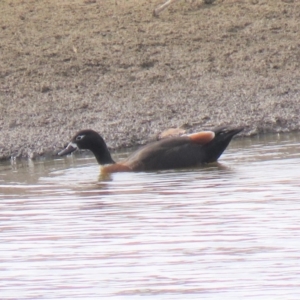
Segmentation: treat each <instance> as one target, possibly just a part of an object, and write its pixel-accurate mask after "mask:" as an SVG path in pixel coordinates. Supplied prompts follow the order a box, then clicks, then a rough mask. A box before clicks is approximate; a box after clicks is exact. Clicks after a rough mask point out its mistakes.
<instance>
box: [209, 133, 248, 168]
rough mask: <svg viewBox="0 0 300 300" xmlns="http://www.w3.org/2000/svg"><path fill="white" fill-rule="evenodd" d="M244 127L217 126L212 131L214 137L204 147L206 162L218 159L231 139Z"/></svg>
mask: <svg viewBox="0 0 300 300" xmlns="http://www.w3.org/2000/svg"><path fill="white" fill-rule="evenodd" d="M243 129H244V128H242V127H239V128H226V127H221V128H217V129H215V130H213V131H214V133H215V137H214V139H213V140H212V141H211V142H209V143H208V144H206V145H205V148H206V153H207V157H206V162H207V163H211V162H215V161H217V160H218V158H219V157H220V156H221V155H222V153H223V152H224V151H225V149H226V148H227V146H228V145H229V143H230V141H231V139H232V138H233V137H234V136H235V135H236V134H238V133H240V132H241V131H243Z"/></svg>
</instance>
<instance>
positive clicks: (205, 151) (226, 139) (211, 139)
mask: <svg viewBox="0 0 300 300" xmlns="http://www.w3.org/2000/svg"><path fill="white" fill-rule="evenodd" d="M242 130H243V128H234V129H227V128H220V129H216V130H214V131H203V132H198V133H193V134H190V135H182V136H177V137H173V136H172V137H166V138H164V139H162V140H159V141H156V142H153V143H150V144H147V145H145V146H143V147H141V148H140V149H138V150H137V151H135V152H134V153H133V154H131V155H130V156H129V157H128V158H127V159H125V160H124V161H121V162H118V163H116V162H115V161H114V160H113V159H112V157H111V155H110V152H109V150H108V148H107V145H106V143H105V141H104V140H103V138H102V137H101V136H100V135H99V134H98V133H97V132H95V131H93V130H90V129H87V130H82V131H80V132H78V133H77V134H76V135H75V136H74V137H73V138H72V140H71V142H70V143H69V145H68V146H67V147H66V149H64V150H62V151H61V152H59V153H58V155H66V154H69V153H71V152H73V151H75V150H76V149H77V148H79V149H89V150H91V151H92V152H93V153H94V155H95V157H96V159H97V161H98V163H99V164H100V165H102V166H103V171H105V172H108V173H111V172H123V171H150V170H167V169H177V168H189V167H195V166H199V165H202V164H206V163H211V162H215V161H217V160H218V158H219V157H220V156H221V154H222V153H223V152H224V150H225V149H226V147H227V146H228V144H229V143H230V141H231V139H232V138H233V136H234V135H236V134H238V133H239V132H241V131H242Z"/></svg>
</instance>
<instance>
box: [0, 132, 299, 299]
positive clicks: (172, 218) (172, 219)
mask: <svg viewBox="0 0 300 300" xmlns="http://www.w3.org/2000/svg"><path fill="white" fill-rule="evenodd" d="M299 140H300V135H299V134H286V135H270V136H263V137H260V138H258V137H257V138H253V139H241V140H234V141H233V142H232V143H231V145H230V147H229V148H228V149H227V151H226V152H225V153H224V155H223V156H222V157H221V159H220V162H219V164H212V165H209V166H206V167H203V168H197V169H190V170H179V171H178V170H177V171H164V172H150V173H118V174H112V175H111V176H108V177H106V178H102V177H101V176H99V167H98V166H97V165H96V163H95V159H94V158H93V157H91V156H86V155H85V156H77V157H68V158H63V159H56V160H44V161H43V160H40V161H37V162H32V161H21V162H20V161H16V162H14V163H10V162H6V163H2V164H1V165H0V221H1V227H0V229H1V232H0V255H1V256H0V257H1V260H0V278H1V281H0V295H1V297H0V298H1V299H3V300H4V299H18V300H21V299H100V298H101V299H102V298H104V299H170V300H171V299H172V300H173V299H272V300H273V299H281V300H282V299H297V300H298V299H300V239H299V236H300V225H299V224H300V213H299V212H300V201H299V194H300V183H299V178H300V170H299V166H300V151H299Z"/></svg>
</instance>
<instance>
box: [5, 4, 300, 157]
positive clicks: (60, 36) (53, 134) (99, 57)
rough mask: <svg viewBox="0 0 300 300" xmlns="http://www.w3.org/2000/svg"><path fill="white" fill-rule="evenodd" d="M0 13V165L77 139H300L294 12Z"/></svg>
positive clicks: (32, 8) (243, 7)
mask: <svg viewBox="0 0 300 300" xmlns="http://www.w3.org/2000/svg"><path fill="white" fill-rule="evenodd" d="M161 2H162V1H154V0H153V1H152V0H148V1H146V0H144V1H142V0H126V1H125V0H117V1H104V0H96V1H94V0H86V1H84V0H73V1H72V0H52V1H48V0H39V1H37V0H22V1H21V0H14V1H12V0H10V1H7V0H4V1H1V2H0V11H1V18H0V35H1V36H0V49H1V60H0V64H1V65H0V111H1V117H0V128H1V135H0V158H8V157H10V156H21V157H27V156H29V157H35V156H37V155H41V154H44V153H46V152H50V153H51V152H54V151H55V150H57V149H59V148H61V147H62V146H63V145H64V144H65V143H66V142H67V141H68V140H69V138H70V137H71V136H72V135H73V134H74V133H75V132H76V131H77V130H80V129H84V128H92V129H95V130H97V131H99V132H100V133H101V134H102V135H103V137H104V138H105V140H106V141H107V142H108V144H109V146H110V147H112V148H116V147H124V146H132V145H134V144H138V143H145V142H146V141H147V140H148V139H149V137H152V136H153V135H154V134H156V133H157V132H159V131H161V130H163V129H165V128H168V127H171V126H179V125H182V124H186V125H187V127H188V128H189V130H191V131H193V130H199V129H207V128H212V127H216V126H220V125H227V124H231V125H236V126H241V125H244V126H246V131H245V134H257V133H261V132H286V131H291V130H299V129H300V100H299V99H300V97H299V95H300V92H299V91H300V25H299V24H300V23H299V20H300V1H296V0H295V1H292V0H286V1H283V0H273V1H268V0H241V1H236V0H223V1H221V0H217V1H215V2H214V4H212V5H206V4H204V3H203V2H202V1H201V0H198V2H197V1H195V3H194V4H193V5H191V4H189V3H188V2H186V1H184V0H182V1H179V2H177V3H176V4H174V5H172V6H171V7H169V8H168V9H167V10H166V11H163V12H162V13H161V15H160V17H159V18H154V17H153V16H152V11H153V9H154V7H155V6H156V5H158V4H159V3H161Z"/></svg>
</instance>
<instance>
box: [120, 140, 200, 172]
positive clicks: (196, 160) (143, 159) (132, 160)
mask: <svg viewBox="0 0 300 300" xmlns="http://www.w3.org/2000/svg"><path fill="white" fill-rule="evenodd" d="M202 147H203V146H202V145H201V144H199V143H195V142H193V141H192V140H191V138H190V137H189V136H181V137H172V138H167V139H164V140H160V141H157V142H153V143H151V144H148V145H146V146H144V147H142V148H141V149H139V150H137V151H136V152H134V153H133V154H132V155H130V156H129V157H128V158H127V159H126V160H125V161H124V162H122V163H123V164H124V165H126V166H129V167H130V168H131V169H132V170H134V171H148V170H167V169H177V168H189V167H192V166H196V165H199V164H201V163H202V161H203V160H204V159H205V153H204V152H203V151H201V148H202Z"/></svg>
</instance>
